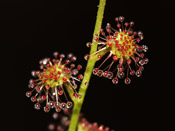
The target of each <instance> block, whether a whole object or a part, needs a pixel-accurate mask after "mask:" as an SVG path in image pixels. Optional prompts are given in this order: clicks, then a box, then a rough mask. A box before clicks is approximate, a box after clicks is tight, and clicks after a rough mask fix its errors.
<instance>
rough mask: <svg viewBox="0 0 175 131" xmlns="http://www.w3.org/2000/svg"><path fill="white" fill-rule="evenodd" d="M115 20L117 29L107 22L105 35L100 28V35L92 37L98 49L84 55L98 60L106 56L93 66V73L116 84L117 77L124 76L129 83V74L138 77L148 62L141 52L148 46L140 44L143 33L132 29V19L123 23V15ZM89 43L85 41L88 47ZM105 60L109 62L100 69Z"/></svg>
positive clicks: (145, 50)
mask: <svg viewBox="0 0 175 131" xmlns="http://www.w3.org/2000/svg"><path fill="white" fill-rule="evenodd" d="M115 20H116V22H117V29H115V28H113V27H111V25H110V24H109V23H107V25H106V32H107V35H106V34H105V32H104V31H103V29H101V30H100V36H96V38H95V39H94V40H95V41H98V50H97V51H96V52H95V53H93V54H90V55H86V56H85V59H89V57H93V58H94V59H97V60H100V59H101V58H102V57H103V56H104V57H105V56H106V58H105V59H104V60H103V62H102V63H101V64H100V65H99V66H98V67H97V68H94V70H93V74H94V75H97V76H100V77H101V76H103V77H106V78H109V79H112V82H113V83H114V84H117V83H118V81H119V79H122V78H124V77H125V79H124V82H125V84H130V82H131V79H130V78H129V75H131V76H133V75H136V76H137V77H140V76H141V74H142V71H143V70H144V67H143V65H145V64H147V63H148V58H144V53H143V52H147V50H148V47H147V46H146V45H140V41H141V40H142V39H143V33H142V32H141V31H139V32H135V31H133V29H132V27H133V25H134V22H133V21H132V22H130V23H128V22H125V23H124V17H123V16H120V17H117V18H116V19H115ZM91 45H92V44H91V43H90V42H88V43H87V46H88V47H90V46H91ZM109 61H111V62H109ZM107 62H109V63H110V64H109V65H108V66H106V67H105V68H104V69H101V68H102V66H104V65H105V64H104V63H107Z"/></svg>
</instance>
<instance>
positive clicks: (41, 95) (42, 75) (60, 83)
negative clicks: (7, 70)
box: [26, 52, 83, 112]
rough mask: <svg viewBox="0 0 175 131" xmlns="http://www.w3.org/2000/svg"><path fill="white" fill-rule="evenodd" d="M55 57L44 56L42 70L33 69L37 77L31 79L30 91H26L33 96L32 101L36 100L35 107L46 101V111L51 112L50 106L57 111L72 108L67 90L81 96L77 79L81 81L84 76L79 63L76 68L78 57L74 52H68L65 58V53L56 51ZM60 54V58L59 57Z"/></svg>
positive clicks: (75, 95)
mask: <svg viewBox="0 0 175 131" xmlns="http://www.w3.org/2000/svg"><path fill="white" fill-rule="evenodd" d="M53 55H54V57H55V58H54V59H52V60H51V59H50V58H44V59H42V60H41V61H40V62H39V63H40V69H41V70H42V71H32V72H31V74H32V76H33V77H35V78H36V79H31V80H30V81H29V86H28V87H29V88H30V89H31V90H30V91H28V92H26V96H27V97H30V96H32V95H33V96H32V97H31V101H32V102H36V103H35V105H34V107H35V108H36V109H38V110H39V109H40V107H41V103H43V102H44V101H45V102H46V104H45V107H44V111H45V112H49V111H50V108H55V110H56V111H57V112H59V111H61V109H65V108H71V107H72V105H73V103H72V102H71V101H70V100H69V97H67V95H66V94H68V92H66V91H65V90H66V89H67V88H69V90H71V92H72V93H73V94H72V96H73V97H74V98H81V96H80V95H79V94H78V93H77V91H76V88H77V84H76V81H80V80H81V79H82V78H83V76H82V75H81V74H80V75H78V73H79V70H80V69H81V68H82V66H81V65H78V66H77V67H76V68H75V65H74V64H73V62H74V61H76V57H75V56H73V54H68V55H67V58H66V59H64V58H65V55H64V54H60V55H59V54H58V52H54V54H53ZM58 56H59V58H58Z"/></svg>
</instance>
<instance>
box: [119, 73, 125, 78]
mask: <svg viewBox="0 0 175 131" xmlns="http://www.w3.org/2000/svg"><path fill="white" fill-rule="evenodd" d="M117 76H118V78H120V79H122V78H123V77H124V76H125V74H124V72H118V73H117Z"/></svg>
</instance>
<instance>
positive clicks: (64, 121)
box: [48, 109, 110, 131]
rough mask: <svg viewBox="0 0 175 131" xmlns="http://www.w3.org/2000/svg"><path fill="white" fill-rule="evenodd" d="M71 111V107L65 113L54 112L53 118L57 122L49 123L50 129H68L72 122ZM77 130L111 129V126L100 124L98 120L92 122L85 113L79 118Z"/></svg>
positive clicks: (55, 130)
mask: <svg viewBox="0 0 175 131" xmlns="http://www.w3.org/2000/svg"><path fill="white" fill-rule="evenodd" d="M71 114H72V113H71V111H70V110H69V109H65V110H64V114H61V113H57V112H55V113H53V115H52V118H53V119H54V120H56V122H52V123H49V125H48V130H49V131H67V130H68V127H69V124H70V117H71ZM76 131H110V128H109V127H105V126H104V125H99V124H98V123H97V122H94V123H90V122H89V121H88V120H87V119H86V118H85V117H84V116H83V114H80V116H79V120H78V129H77V130H76Z"/></svg>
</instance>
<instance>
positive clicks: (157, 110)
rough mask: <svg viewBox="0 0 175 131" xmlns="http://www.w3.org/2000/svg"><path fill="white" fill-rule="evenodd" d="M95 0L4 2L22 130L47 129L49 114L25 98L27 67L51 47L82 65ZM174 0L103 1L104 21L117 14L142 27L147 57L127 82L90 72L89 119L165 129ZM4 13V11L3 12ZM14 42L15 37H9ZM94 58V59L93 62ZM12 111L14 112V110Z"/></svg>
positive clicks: (119, 130)
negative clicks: (138, 76) (141, 70)
mask: <svg viewBox="0 0 175 131" xmlns="http://www.w3.org/2000/svg"><path fill="white" fill-rule="evenodd" d="M97 5H98V0H91V1H84V0H82V1H77V0H67V1H56V0H53V1H48V0H43V1H33V2H32V1H30V2H19V3H15V2H13V4H8V7H10V8H9V10H7V9H5V10H4V14H6V13H9V14H10V16H12V17H11V19H10V20H9V21H8V22H7V24H9V25H10V27H11V29H10V30H11V31H8V34H9V35H12V37H11V40H12V43H14V44H13V45H12V46H10V48H11V49H12V50H14V49H15V59H14V63H15V69H16V70H15V75H16V77H15V83H16V88H15V89H16V90H15V94H17V96H18V97H17V99H18V100H14V101H16V103H20V107H21V108H18V111H19V113H17V114H20V115H18V116H21V117H20V118H19V119H20V122H18V124H16V126H17V127H18V129H19V130H23V131H47V124H48V123H50V122H52V118H51V114H52V113H53V111H51V112H50V113H44V111H43V109H41V110H40V111H37V110H35V109H34V108H33V103H32V102H31V101H30V99H28V98H26V96H25V92H26V91H28V87H27V85H28V80H29V79H30V78H32V77H31V73H30V72H31V70H37V69H39V63H38V61H39V60H40V59H42V58H44V57H52V53H53V52H54V51H59V52H60V53H65V54H68V53H70V52H72V53H73V54H74V55H76V56H77V57H78V62H77V63H76V64H78V63H80V64H82V65H83V67H85V65H86V61H85V60H84V55H85V54H87V53H88V52H89V49H88V48H87V47H86V42H89V41H91V39H92V34H93V30H94V25H95V20H96V12H97ZM173 8H174V7H173V5H172V3H170V2H169V1H165V2H161V1H154V3H153V1H152V2H151V1H130V2H127V1H118V0H107V3H106V8H105V13H104V19H103V25H102V27H103V28H105V25H106V23H108V22H109V23H111V25H112V26H113V27H115V26H116V23H115V21H114V19H115V17H117V16H124V17H125V20H126V21H128V22H129V21H134V22H135V25H134V27H133V29H134V30H135V31H139V30H142V31H143V33H144V40H143V41H142V42H141V43H142V44H146V45H147V46H148V47H149V50H148V52H147V53H146V57H148V58H149V63H148V65H146V66H145V70H144V71H143V75H142V76H141V77H140V78H136V77H131V80H132V83H131V84H130V85H125V84H124V83H123V81H122V80H121V81H120V82H119V84H117V85H114V84H112V82H111V80H108V79H105V78H99V77H96V76H94V75H92V79H91V82H90V86H89V88H88V90H87V94H86V97H85V101H84V104H83V108H82V112H83V113H84V116H85V117H86V118H87V119H88V120H89V121H90V122H98V123H99V124H104V125H105V126H109V127H110V128H111V129H115V130H116V131H146V130H147V131H148V130H149V131H153V130H159V129H164V130H168V128H170V126H171V117H172V112H171V110H172V105H173V104H174V102H172V98H173V95H172V94H171V93H172V89H173V87H174V86H173V85H171V82H173V81H174V77H173V66H174V64H173V56H174V53H173V52H174V40H173V37H174V29H173V26H174V25H173V23H174V19H173ZM6 17H8V16H6ZM14 41H15V42H14ZM98 64H99V62H98V63H97V64H96V66H97V65H98ZM14 114H16V113H15V112H14Z"/></svg>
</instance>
